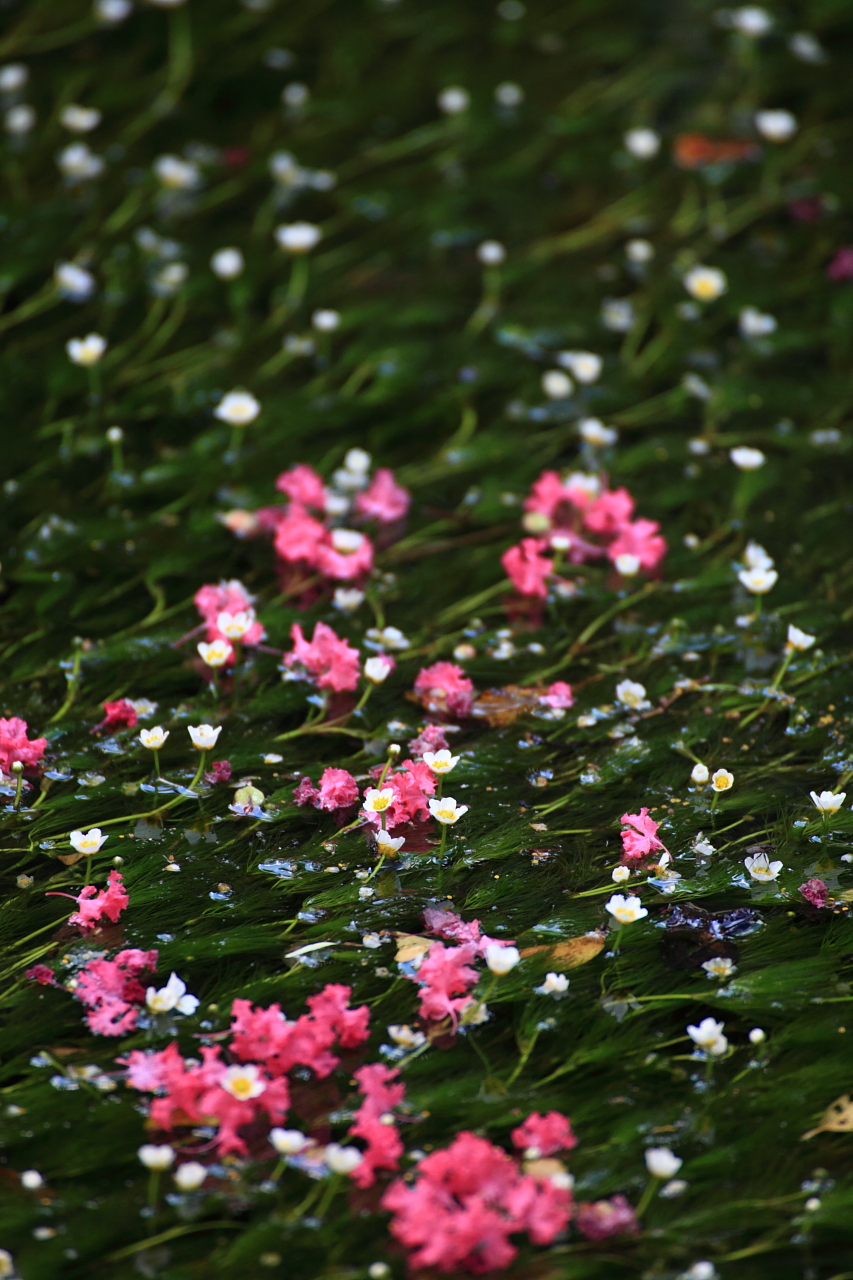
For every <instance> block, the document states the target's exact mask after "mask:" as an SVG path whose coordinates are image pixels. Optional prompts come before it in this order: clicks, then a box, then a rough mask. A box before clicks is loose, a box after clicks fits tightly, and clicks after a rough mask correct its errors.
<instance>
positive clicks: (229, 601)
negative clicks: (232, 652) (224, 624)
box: [186, 578, 264, 647]
mask: <svg viewBox="0 0 853 1280" xmlns="http://www.w3.org/2000/svg"><path fill="white" fill-rule="evenodd" d="M193 603H194V604H195V607H196V608H197V609H198V611H199V614H200V615H201V618H202V620H203V624H204V629H205V639H206V641H207V643H208V644H213V643H215V641H217V640H222V641H229V640H230V639H231V637H229V636H228V635H226V634H225V632H224V631H223V630H222V629H221V626H220V619H223V620H224V619H226V618H228V619H234V618H240V619H245V620H249V625H248V626H242V624H241V627H240V629H241V630H242V634H241V635H240V636H239V639H240V643H241V644H243V645H248V646H250V647H251V646H254V645H258V644H260V642H261V641H262V640H263V639H264V628H263V624H262V623H261V622H259V621H258V620H257V618H256V617H255V612H254V608H253V605H254V597H253V596H250V595H249V593H248V591H247V590H246V588H245V587H244V586H243V584H242V582H240V581H238V579H236V578H232V579H231V580H230V581H228V582H225V581H223V582H219V583H208V584H206V585H205V586H203V587H199V589H198V591H197V592H196V593H195V595H194V596H193ZM191 634H196V633H195V632H193V633H191ZM186 638H187V639H188V638H189V637H186ZM229 647H230V646H229Z"/></svg>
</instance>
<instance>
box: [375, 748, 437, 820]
mask: <svg viewBox="0 0 853 1280" xmlns="http://www.w3.org/2000/svg"><path fill="white" fill-rule="evenodd" d="M383 772H384V766H383V765H375V766H374V767H373V768H372V769H371V770H370V773H371V776H372V777H373V778H374V779H376V780H377V781H378V780H379V778H380V776H381V775H382V773H383ZM382 785H383V787H389V788H390V789H391V790H392V791H393V792H394V799H393V800H392V801H391V804H390V805H389V807H388V808H387V809H386V810H385V813H384V817H385V825H386V826H387V827H389V828H392V827H397V826H399V825H400V823H404V822H414V821H416V820H417V819H418V818H426V817H428V816H429V803H428V802H429V797H430V796H432V795H435V774H434V773H433V772H432V770H431V769H430V768H429V766H428V765H425V764H424V762H423V760H404V761H403V762H402V764H401V765H400V767H399V769H398V770H396V771H395V772H393V773H388V774H387V775H386V777H385V781H384V782H383V784H382ZM364 816H365V817H366V819H367V820H368V822H371V823H373V825H374V826H377V827H378V826H380V825H381V815H380V814H378V813H371V812H366V813H365V815H364Z"/></svg>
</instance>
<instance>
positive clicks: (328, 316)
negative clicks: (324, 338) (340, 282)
mask: <svg viewBox="0 0 853 1280" xmlns="http://www.w3.org/2000/svg"><path fill="white" fill-rule="evenodd" d="M311 323H312V325H313V326H314V328H315V329H316V330H317V332H318V333H334V332H335V330H336V329H337V328H338V326H339V325H340V323H341V313H340V311H333V310H332V308H331V307H319V308H318V309H317V310H316V311H315V312H313V314H312V316H311Z"/></svg>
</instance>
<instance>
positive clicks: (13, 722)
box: [0, 716, 47, 774]
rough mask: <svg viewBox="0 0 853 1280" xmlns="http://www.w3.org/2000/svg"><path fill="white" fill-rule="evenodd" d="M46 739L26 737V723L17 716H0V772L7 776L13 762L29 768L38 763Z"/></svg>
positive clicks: (42, 753)
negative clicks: (7, 717) (18, 762)
mask: <svg viewBox="0 0 853 1280" xmlns="http://www.w3.org/2000/svg"><path fill="white" fill-rule="evenodd" d="M46 747H47V738H33V739H30V738H28V737H27V722H26V720H21V719H19V717H18V716H11V717H10V718H9V719H8V720H7V719H6V718H5V717H3V716H0V772H2V773H4V774H8V773H9V771H10V769H11V768H12V765H13V764H14V763H15V761H17V760H19V761H20V762H21V764H23V765H29V766H30V767H31V768H32V767H34V766H35V765H37V764H38V763H39V761H40V760H41V758H42V756H43V755H44V752H45V748H46Z"/></svg>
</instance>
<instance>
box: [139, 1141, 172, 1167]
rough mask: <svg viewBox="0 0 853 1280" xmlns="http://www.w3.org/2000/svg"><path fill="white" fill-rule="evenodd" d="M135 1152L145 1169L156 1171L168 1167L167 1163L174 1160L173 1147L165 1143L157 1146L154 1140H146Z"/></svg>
mask: <svg viewBox="0 0 853 1280" xmlns="http://www.w3.org/2000/svg"><path fill="white" fill-rule="evenodd" d="M136 1154H137V1155H138V1156H139V1159H140V1160H141V1161H142V1163H143V1164H144V1165H145V1168H146V1169H154V1170H157V1171H158V1172H159V1171H160V1170H162V1169H168V1168H169V1165H170V1164H174V1161H175V1152H174V1149H173V1148H172V1147H170V1146H168V1145H167V1144H166V1143H163V1145H162V1146H158V1145H157V1144H156V1143H154V1142H146V1143H145V1144H144V1145H143V1146H141V1147H140V1148H139V1150H138V1151H137V1153H136Z"/></svg>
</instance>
